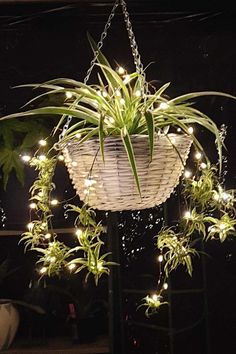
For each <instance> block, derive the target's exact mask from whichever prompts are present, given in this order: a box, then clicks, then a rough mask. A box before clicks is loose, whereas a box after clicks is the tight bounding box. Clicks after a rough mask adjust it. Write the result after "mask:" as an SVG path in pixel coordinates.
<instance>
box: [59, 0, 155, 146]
mask: <svg viewBox="0 0 236 354" xmlns="http://www.w3.org/2000/svg"><path fill="white" fill-rule="evenodd" d="M119 4H120V5H121V8H122V13H123V16H124V21H125V25H126V29H127V32H128V37H129V40H130V47H131V50H132V55H133V58H134V65H135V68H136V71H137V73H138V74H140V75H141V76H142V77H143V79H144V93H149V90H148V83H147V82H146V74H145V72H144V67H143V64H142V62H141V56H140V53H139V50H138V45H137V42H136V39H135V35H134V31H133V28H132V24H131V21H130V17H129V13H128V10H127V5H126V2H125V0H116V1H115V3H114V5H113V7H112V10H111V13H110V15H109V17H108V20H107V22H106V24H105V27H104V30H103V32H102V34H101V36H100V40H99V42H98V43H97V50H96V51H95V52H94V57H93V59H92V61H91V62H90V66H89V69H88V70H87V73H86V76H85V78H84V84H87V82H88V80H89V78H90V75H91V72H92V70H93V68H94V65H95V64H96V61H97V58H98V55H99V52H100V50H101V48H102V46H103V43H104V39H105V38H106V37H107V33H108V30H109V28H110V26H111V21H112V19H113V17H114V16H115V11H116V9H117V7H118V6H119ZM71 120H72V116H68V117H67V121H66V123H65V125H64V126H63V129H62V132H61V134H60V136H59V140H61V139H62V138H63V137H64V135H65V133H66V131H67V130H68V128H69V125H70V122H71Z"/></svg>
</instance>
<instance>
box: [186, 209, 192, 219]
mask: <svg viewBox="0 0 236 354" xmlns="http://www.w3.org/2000/svg"><path fill="white" fill-rule="evenodd" d="M184 217H185V219H190V218H191V212H190V211H186V212H185V213H184Z"/></svg>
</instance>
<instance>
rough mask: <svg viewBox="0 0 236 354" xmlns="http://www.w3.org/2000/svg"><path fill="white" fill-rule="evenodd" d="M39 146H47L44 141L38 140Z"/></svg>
mask: <svg viewBox="0 0 236 354" xmlns="http://www.w3.org/2000/svg"><path fill="white" fill-rule="evenodd" d="M39 145H41V146H46V145H47V142H46V140H44V139H41V140H39Z"/></svg>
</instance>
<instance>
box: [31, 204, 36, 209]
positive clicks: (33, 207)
mask: <svg viewBox="0 0 236 354" xmlns="http://www.w3.org/2000/svg"><path fill="white" fill-rule="evenodd" d="M29 207H30V209H35V208H36V207H37V204H36V203H30V205H29Z"/></svg>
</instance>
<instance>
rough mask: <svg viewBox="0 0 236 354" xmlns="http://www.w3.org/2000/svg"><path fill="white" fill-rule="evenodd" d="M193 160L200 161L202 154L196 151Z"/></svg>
mask: <svg viewBox="0 0 236 354" xmlns="http://www.w3.org/2000/svg"><path fill="white" fill-rule="evenodd" d="M195 158H196V159H197V160H201V158H202V154H201V153H200V152H199V151H198V152H196V154H195Z"/></svg>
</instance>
